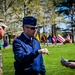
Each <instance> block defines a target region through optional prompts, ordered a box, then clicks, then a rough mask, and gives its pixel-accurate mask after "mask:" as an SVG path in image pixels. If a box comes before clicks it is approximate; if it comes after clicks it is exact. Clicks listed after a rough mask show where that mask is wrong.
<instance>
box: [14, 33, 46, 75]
mask: <svg viewBox="0 0 75 75" xmlns="http://www.w3.org/2000/svg"><path fill="white" fill-rule="evenodd" d="M39 49H40V43H39V41H38V40H37V39H36V38H34V37H33V38H32V40H31V39H29V38H28V37H26V36H25V34H24V33H22V34H21V35H20V36H19V37H17V38H16V39H15V40H14V42H13V52H14V58H15V62H14V67H15V70H16V71H22V70H23V71H28V72H31V71H32V72H33V71H35V72H37V73H40V74H41V75H45V72H46V70H45V67H44V64H43V58H42V54H39V53H38V50H39Z"/></svg>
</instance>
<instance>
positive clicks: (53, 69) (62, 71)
mask: <svg viewBox="0 0 75 75" xmlns="http://www.w3.org/2000/svg"><path fill="white" fill-rule="evenodd" d="M42 48H48V50H49V55H43V58H44V64H45V68H46V74H47V75H75V72H74V71H75V69H70V68H66V67H64V66H62V65H61V63H60V60H61V57H64V58H65V59H71V60H72V59H73V60H74V59H75V44H66V45H55V46H42ZM2 57H3V72H4V74H3V75H14V67H13V63H14V58H13V52H12V49H3V50H2Z"/></svg>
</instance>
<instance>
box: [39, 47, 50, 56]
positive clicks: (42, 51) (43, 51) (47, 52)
mask: <svg viewBox="0 0 75 75" xmlns="http://www.w3.org/2000/svg"><path fill="white" fill-rule="evenodd" d="M38 52H39V54H48V55H49V51H48V49H47V48H44V49H40V50H38Z"/></svg>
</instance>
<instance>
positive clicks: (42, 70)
mask: <svg viewBox="0 0 75 75" xmlns="http://www.w3.org/2000/svg"><path fill="white" fill-rule="evenodd" d="M40 74H41V75H46V70H45V66H44V62H43V57H42V55H41V71H40Z"/></svg>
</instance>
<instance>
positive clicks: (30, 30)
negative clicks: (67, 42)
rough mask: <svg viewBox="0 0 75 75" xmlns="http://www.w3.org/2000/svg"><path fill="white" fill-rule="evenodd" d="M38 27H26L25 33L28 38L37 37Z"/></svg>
mask: <svg viewBox="0 0 75 75" xmlns="http://www.w3.org/2000/svg"><path fill="white" fill-rule="evenodd" d="M36 29H37V27H36V26H30V25H27V26H25V33H26V35H27V36H28V37H33V36H34V35H35V32H36Z"/></svg>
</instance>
